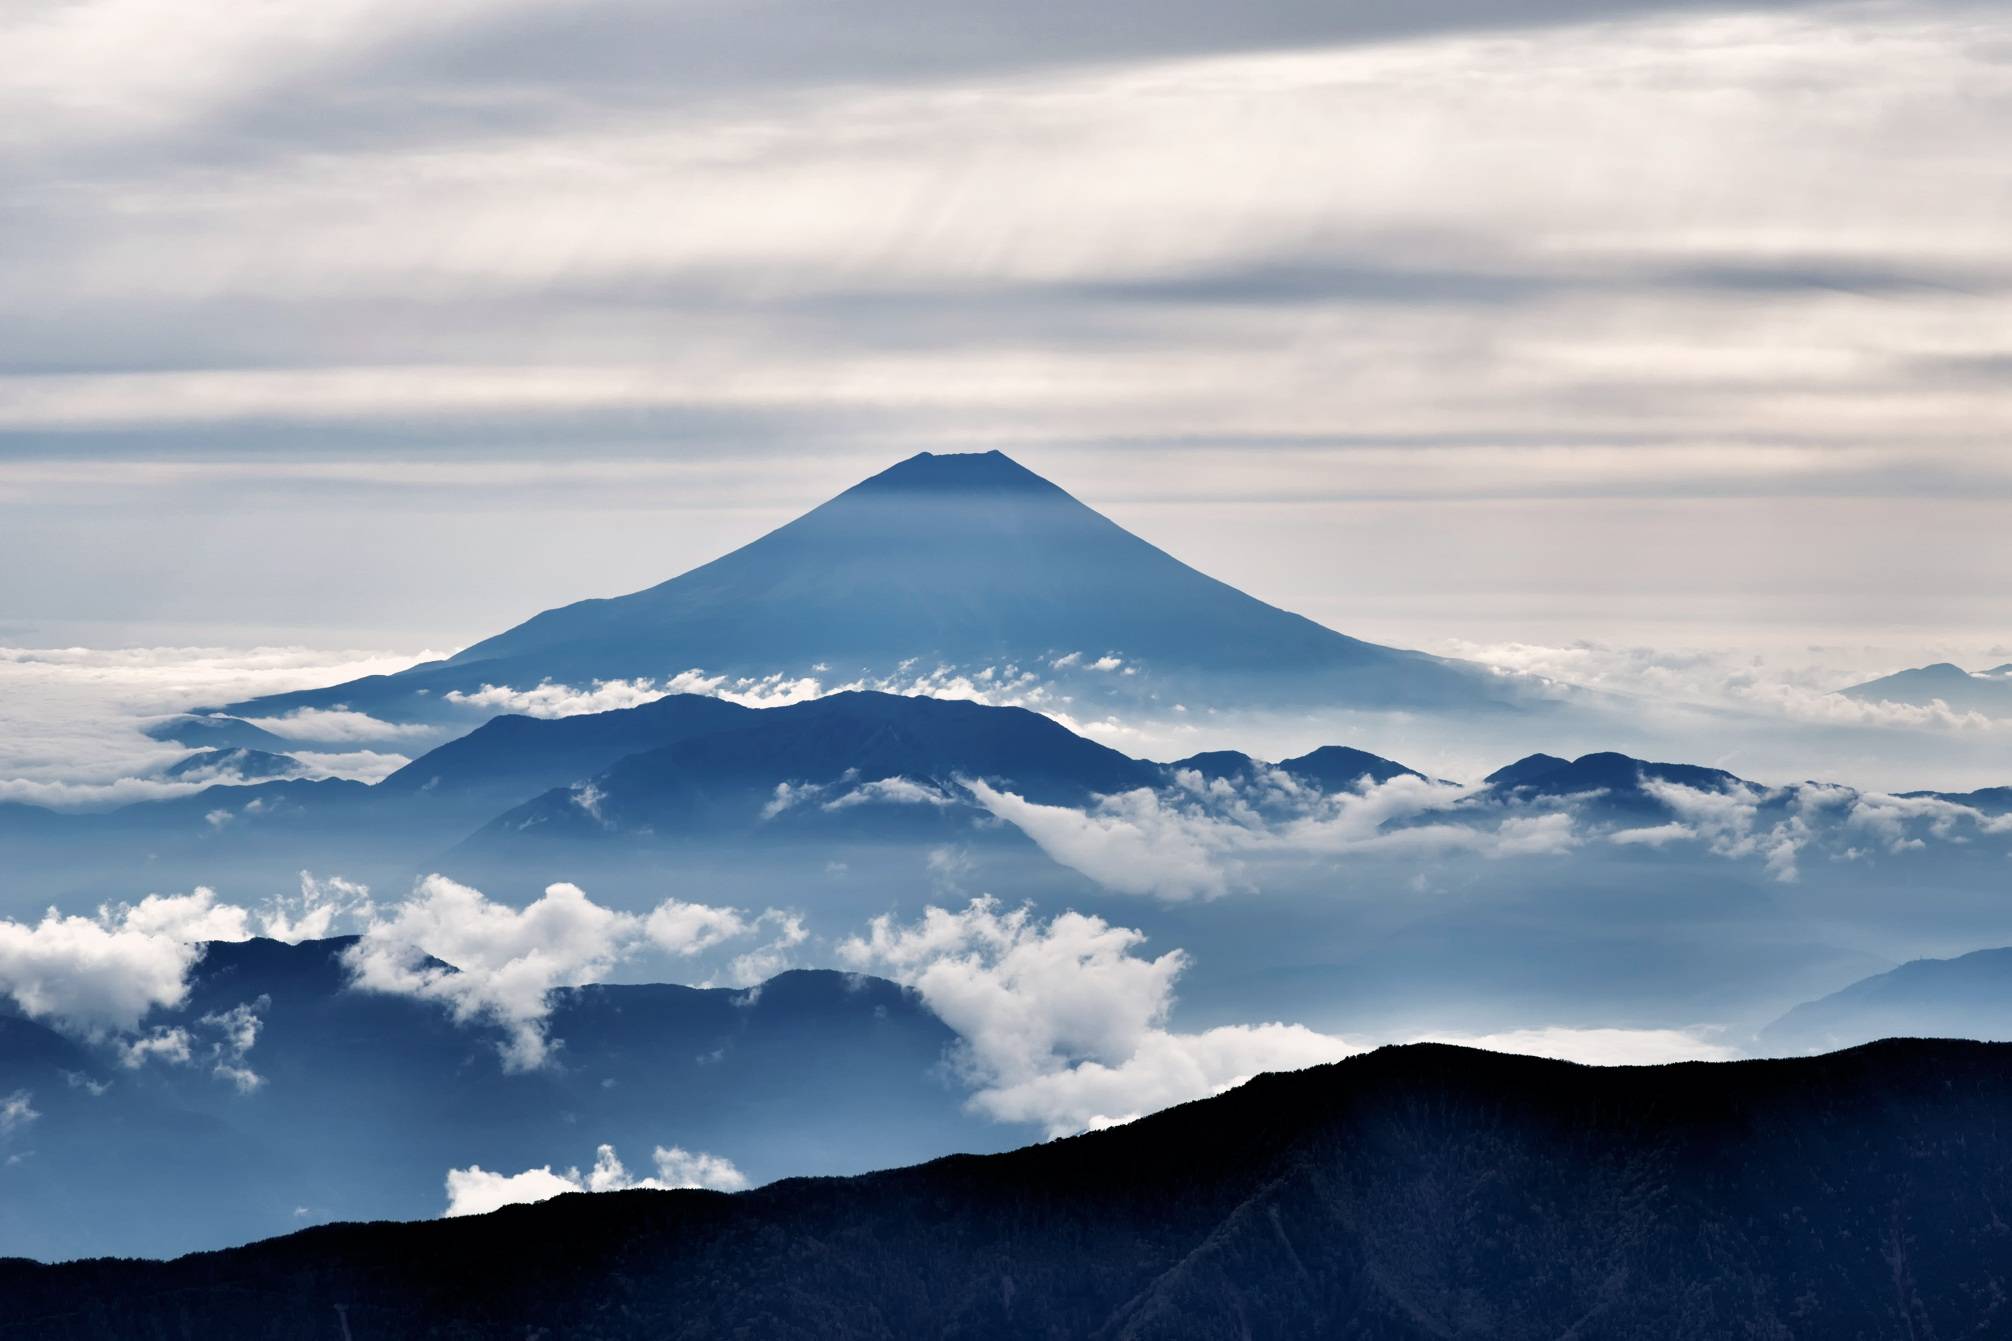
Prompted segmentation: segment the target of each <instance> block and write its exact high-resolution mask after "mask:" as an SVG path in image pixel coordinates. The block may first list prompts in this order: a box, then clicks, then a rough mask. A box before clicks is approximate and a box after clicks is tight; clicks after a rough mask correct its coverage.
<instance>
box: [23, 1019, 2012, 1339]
mask: <svg viewBox="0 0 2012 1341" xmlns="http://www.w3.org/2000/svg"><path fill="white" fill-rule="evenodd" d="M2008 1206H2012V1047H2008V1046H2003V1045H1991V1044H1975V1043H1953V1042H1923V1041H1918V1040H1917V1041H1892V1042H1886V1043H1881V1044H1874V1045H1871V1046H1868V1047H1864V1048H1860V1049H1856V1050H1854V1051H1851V1052H1847V1053H1838V1054H1833V1055H1831V1056H1827V1057H1819V1058H1809V1059H1797V1060H1786V1061H1764V1062H1734V1063H1717V1064H1689V1065H1682V1066H1669V1067H1661V1068H1627V1069H1594V1068H1584V1067H1576V1066H1571V1065H1567V1064H1564V1063H1558V1062H1547V1061H1539V1060H1533V1059H1529V1058H1516V1057H1504V1056H1497V1055H1493V1054H1488V1053H1480V1052H1473V1051H1469V1050H1465V1049H1458V1048H1449V1047H1442V1046H1433V1045H1421V1046H1414V1047H1405V1048H1389V1049H1384V1050H1382V1051H1379V1052H1376V1053H1372V1054H1369V1055H1366V1056H1363V1057H1358V1058H1355V1059H1352V1060H1349V1061H1345V1062H1342V1063H1339V1064H1337V1065H1334V1066H1329V1067H1323V1068H1319V1069H1316V1070H1311V1071H1305V1072H1301V1073H1298V1074H1295V1075H1284V1076H1266V1077H1261V1078H1259V1079H1258V1080H1256V1081H1253V1082H1252V1083H1250V1084H1248V1085H1246V1086H1244V1087H1242V1088H1241V1089H1238V1090H1236V1091H1233V1092H1231V1093H1229V1094H1226V1095H1223V1096H1220V1097H1218V1098H1215V1099H1211V1100H1207V1101H1204V1102H1201V1103H1196V1104H1190V1105H1188V1106H1186V1107H1183V1108H1178V1109H1174V1110H1171V1111H1169V1112H1166V1113H1163V1114H1160V1115H1159V1116H1157V1117H1152V1118H1148V1119H1145V1120H1142V1121H1140V1122H1136V1123H1133V1124H1132V1125H1130V1126H1127V1127H1122V1128H1118V1129H1115V1130H1111V1131H1106V1132H1101V1133H1096V1134H1092V1135H1088V1136H1083V1137H1078V1138H1075V1139H1072V1140H1067V1141H1060V1142H1055V1143H1051V1144H1048V1145H1042V1146H1036V1147H1032V1148H1030V1149H1027V1150H1022V1151H1018V1152H1015V1153H1012V1154H1008V1155H997V1156H989V1157H960V1158H955V1159H949V1160H942V1161H938V1162H936V1163H934V1164H928V1165H923V1166H920V1167H917V1168H912V1169H904V1170H899V1171H895V1172H890V1173H882V1174H874V1175H869V1176H866V1177H863V1178H853V1179H843V1180H839V1179H829V1180H794V1181H789V1182H783V1183H777V1184H774V1185H771V1186H769V1187H766V1188H763V1189H760V1190H758V1191H754V1192H748V1193H743V1194H740V1195H737V1196H731V1197H729V1196H723V1195H719V1194H711V1193H686V1192H671V1193H656V1192H627V1193H616V1194H603V1195H599V1196H585V1195H580V1196H568V1197H562V1198H560V1199H558V1200H556V1201H552V1202H547V1203H544V1204H542V1205H538V1206H531V1207H516V1208H510V1209H506V1210H504V1211H502V1212H499V1213H497V1214H494V1215H491V1216H487V1217H483V1218H480V1219H477V1220H464V1221H456V1222H451V1223H432V1224H416V1225H389V1224H380V1225H348V1226H333V1227H328V1228H323V1229H316V1230H310V1231H307V1232H304V1233H301V1234H296V1235H293V1236H291V1237H289V1238H285V1239H279V1240H274V1241H271V1242H268V1243H263V1244H258V1245H254V1246H252V1247H249V1248H245V1249H239V1250H236V1251H232V1252H226V1253H215V1254H207V1255H203V1256H198V1257H190V1258H184V1259H182V1260H180V1261H177V1262H171V1263H148V1262H91V1263H79V1264H72V1265H67V1266H59V1267H41V1266H34V1265H31V1264H27V1263H8V1264H0V1298H5V1299H6V1300H7V1301H8V1304H9V1307H8V1308H7V1309H6V1310H4V1312H0V1336H4V1337H79V1338H82V1337H139V1336H149V1337H151V1336H233V1337H274V1338H278V1337H285V1338H310V1337H328V1338H339V1337H355V1338H363V1337H378V1336H415V1335H428V1336H436V1337H478V1336H480V1337H489V1336H526V1335H534V1336H555V1337H556V1336H566V1337H721V1336H747V1337H817V1338H832V1337H912V1336H958V1337H1092V1336H1095V1337H1113V1338H1116V1337H1226V1336H1237V1337H1245V1336H1248V1337H1310V1336H1345V1337H1357V1338H1381V1337H1393V1338H1394V1337H1450V1336H1492V1337H1532V1338H1535V1337H1546V1338H1553V1337H1560V1336H1576V1337H1587V1338H1591V1337H1657V1338H1720V1337H1728V1336H1741V1337H1791V1336H1797V1337H1823V1338H1852V1337H1857V1338H1870V1337H1889V1336H1890V1337H1930V1336H1957V1335H1965V1336H1984V1335H2004V1334H2006V1333H2007V1331H2008V1330H2012V1294H2008V1286H2012V1224H2008V1222H2007V1220H2006V1218H2005V1214H2004V1212H2005V1208H2007V1207H2008Z"/></svg>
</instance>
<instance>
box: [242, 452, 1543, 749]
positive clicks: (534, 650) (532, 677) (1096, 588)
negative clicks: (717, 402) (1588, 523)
mask: <svg viewBox="0 0 2012 1341" xmlns="http://www.w3.org/2000/svg"><path fill="white" fill-rule="evenodd" d="M1107 654H1111V655H1115V656H1117V657H1119V658H1121V659H1123V660H1124V661H1126V662H1127V663H1128V664H1130V665H1132V666H1134V667H1137V668H1141V669H1142V670H1143V671H1144V672H1146V673H1149V674H1151V675H1153V676H1155V677H1160V678H1161V679H1163V680H1165V681H1166V682H1167V683H1169V684H1175V683H1181V682H1184V681H1189V680H1193V679H1194V677H1201V678H1202V679H1203V680H1209V681H1213V682H1217V683H1225V682H1228V681H1242V680H1252V681H1255V682H1258V683H1261V684H1263V685H1265V686H1268V687H1270V688H1271V689H1272V690H1273V691H1274V692H1276V693H1288V694H1290V695H1291V696H1293V697H1296V698H1301V699H1315V700H1319V701H1324V702H1332V703H1350V704H1356V705H1360V706H1414V707H1419V706H1423V707H1455V708H1459V707H1478V706H1487V705H1490V704H1497V703H1500V702H1501V701H1503V699H1504V694H1505V690H1504V689H1503V687H1502V685H1501V682H1500V681H1499V680H1495V679H1492V677H1488V676H1486V675H1483V674H1481V673H1479V672H1478V671H1477V670H1476V669H1475V668H1472V667H1468V666H1465V665H1464V664H1461V663H1456V662H1448V661H1444V660H1441V659H1439V658H1436V657H1430V656H1426V655H1424V654H1422V653H1417V652H1404V651H1399V650H1396V649H1393V648H1388V647H1382V646H1378V645H1376V644H1373V643H1366V642H1362V641H1359V640H1357V639H1354V638H1349V637H1346V636H1344V635H1342V634H1339V633H1336V632H1334V631H1333V630H1331V629H1327V628H1324V627H1322V626H1321V625H1319V624H1316V623H1314V622H1313V621H1311V620H1309V619H1305V618H1303V617H1301V616H1299V615H1294V614H1289V613H1287V612H1286V611H1283V610H1280V609H1277V608H1276V607H1273V606H1270V605H1266V604H1265V603H1264V602H1262V601H1259V600H1255V599H1253V598H1252V597H1250V596H1247V595H1245V594H1244V593H1242V592H1240V591H1238V590H1236V589H1235V588H1233V587H1230V586H1228V585H1226V584H1224V583H1222V582H1218V581H1216V580H1215V579H1214V578H1211V577H1208V576H1206V575H1204V574H1202V573H1199V572H1197V571H1195V570H1194V569H1192V568H1190V567H1188V566H1187V565H1186V564H1183V563H1181V562H1180V561H1179V560H1177V559H1175V558H1173V557H1172V556H1170V555H1168V554H1167V553H1165V552H1164V551H1162V550H1160V549H1157V548H1155V547H1154V546H1152V545H1150V544H1148V543H1146V542H1145V541H1143V540H1141V539H1139V538H1138V537H1136V536H1134V535H1132V534H1131V533H1129V532H1127V531H1126V530H1124V529H1123V528H1122V527H1120V526H1118V525H1116V524H1115V523H1113V522H1111V521H1110V520H1108V519H1107V518H1105V517H1103V516H1102V515H1100V514H1099V513H1097V512H1095V511H1093V510H1092V509H1090V508H1088V507H1086V506H1084V505H1083V504H1082V503H1080V502H1078V501H1077V500H1076V499H1074V498H1072V497H1070V496H1069V495H1068V494H1067V493H1065V492H1063V491H1062V490H1061V489H1059V488H1057V487H1056V486H1055V485H1053V484H1051V483H1049V482H1048V481H1047V480H1045V479H1042V478H1041V477H1040V476H1038V475H1035V474H1034V473H1033V472H1031V471H1028V470H1026V469H1025V468H1023V467H1022V466H1020V465H1018V464H1016V463H1015V462H1013V461H1012V460H1010V459H1008V458H1007V457H1005V456H1003V455H1001V454H999V453H997V452H987V453H984V454H982V455H949V456H936V455H931V454H930V453H927V452H925V453H922V454H921V455H919V456H915V457H912V458H910V459H909V460H907V461H903V462H901V463H900V464H898V465H896V466H893V467H891V468H890V469H888V470H886V471H883V472H882V473H880V474H879V475H876V476H874V477H872V478H871V479H868V480H866V481H864V482H862V483H860V484H858V485H855V486H854V487H852V488H851V489H848V490H846V491H845V492H844V493H842V494H840V495H839V496H838V497H836V498H834V499H832V500H831V501H829V502H827V503H825V504H823V505H822V506H820V507H817V508H815V509H813V510H812V511H810V512H809V513H806V514H805V515H804V516H802V517H800V518H798V519H797V520H795V521H793V522H791V523H789V524H788V525H786V526H783V527H782V528H780V529H779V530H776V531H773V532H771V533H769V534H768V535H766V536H763V537H762V538H760V539H759V540H756V541H754V542H753V543H752V544H749V545H745V546H743V547H742V548H740V549H737V550H735V551H733V552H732V553H730V554H727V555H725V556H724V557H722V558H719V559H716V560H714V561H712V562H711V563H708V564H705V565H702V566H701V567H698V568H695V569H693V570H692V571H690V572H688V573H685V574H684V575H682V576H680V577H676V578H673V579H671V580H670V581H668V582H664V583H661V584H659V585H657V586H654V587H650V588H648V589H647V590H644V591H639V592H635V593H632V594H630V595H627V596H620V597H615V598H612V599H605V600H587V601H580V602H577V603H575V604H573V605H568V606H563V607H560V608H558V609H554V610H547V611H545V612H544V613H542V614H540V615H537V616H535V617H533V618H532V619H529V620H527V621H525V622H524V623H522V624H520V625H518V626H517V627H515V628H513V629H510V630H507V631H506V632H503V633H501V634H498V635H496V636H495V637H492V638H488V639H485V640H483V641H481V642H478V643H476V644H475V645H473V646H471V647H469V648H466V649H465V650H463V651H461V652H459V653H457V654H456V655H455V656H453V657H452V658H450V659H448V660H447V661H444V662H435V663H430V664H428V665H424V666H419V667H415V668H413V669H411V670H409V671H406V672H403V673H401V674H399V675H396V676H390V677H383V676H379V677H371V678H369V679H365V680H358V681H353V682H351V683H349V684H346V685H338V686H335V687H333V688H330V689H325V690H315V691H309V692H304V693H295V694H282V695H275V696H272V697H268V698H264V699H259V700H255V701H254V702H252V703H250V704H242V705H239V707H240V708H241V709H243V710H244V711H249V712H256V713H260V714H271V713H276V712H281V711H287V710H291V709H294V708H298V707H328V706H332V705H335V704H338V703H340V704H346V705H348V706H351V707H357V708H367V709H368V710H370V711H373V712H377V713H379V714H380V715H388V716H391V717H415V718H416V717H426V716H428V715H429V714H437V712H438V711H439V710H440V708H441V706H442V705H441V699H442V697H443V696H444V695H446V694H447V693H449V692H450V691H454V690H462V691H470V690H475V689H477V688H479V687H480V686H482V685H484V684H495V685H509V686H515V687H517V688H529V687H531V686H534V685H537V684H539V683H541V682H543V681H546V680H554V681H560V682H564V683H569V684H577V685H584V684H586V683H588V682H591V681H593V680H604V679H618V678H623V679H625V678H633V677H639V676H641V677H653V678H661V677H664V676H668V675H675V674H677V673H679V672H682V671H685V670H689V669H693V668H702V669H704V670H705V671H707V672H709V673H713V674H721V673H725V674H730V675H747V676H761V675H768V674H772V673H788V674H792V675H801V674H808V673H811V672H812V671H813V670H814V668H817V667H824V668H825V669H824V671H822V672H819V673H821V674H824V675H826V676H827V677H828V678H829V679H831V680H835V681H837V682H840V683H844V682H846V681H847V680H849V679H850V678H851V677H854V676H857V675H860V674H862V673H866V674H877V675H891V674H893V673H895V672H896V669H897V667H899V666H900V665H901V664H902V663H905V662H909V661H910V660H911V659H913V660H915V661H919V662H920V663H921V664H922V665H924V666H925V667H927V666H934V665H937V664H947V665H954V666H965V667H970V668H972V669H973V670H974V671H975V670H976V669H978V668H980V667H984V666H990V665H999V666H1002V667H1003V666H1004V665H1006V664H1009V663H1011V664H1015V665H1018V666H1020V667H1022V668H1025V669H1029V670H1032V669H1036V668H1039V669H1042V670H1043V671H1046V670H1048V669H1049V667H1050V663H1052V662H1056V661H1062V660H1063V659H1064V658H1067V657H1070V656H1072V655H1073V656H1076V657H1078V658H1081V659H1082V660H1083V661H1095V660H1097V659H1099V658H1102V657H1104V656H1106V655H1107ZM1224 677H1227V681H1225V679H1224Z"/></svg>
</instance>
